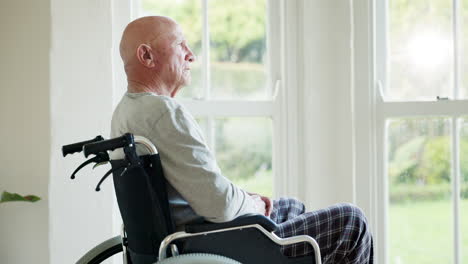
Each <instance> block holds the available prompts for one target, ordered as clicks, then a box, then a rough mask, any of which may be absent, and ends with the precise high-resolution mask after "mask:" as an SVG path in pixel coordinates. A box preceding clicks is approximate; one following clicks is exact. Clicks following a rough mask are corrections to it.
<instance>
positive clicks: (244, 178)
mask: <svg viewBox="0 0 468 264" xmlns="http://www.w3.org/2000/svg"><path fill="white" fill-rule="evenodd" d="M215 127H216V128H215V133H216V143H215V145H216V147H215V148H216V159H217V161H218V164H219V166H220V168H221V171H222V172H223V174H224V175H225V176H226V177H228V178H229V179H231V180H232V181H233V182H234V183H235V184H237V185H238V186H240V187H242V188H243V189H245V190H247V191H250V192H256V193H260V194H263V195H266V196H268V197H271V196H272V193H273V178H272V167H271V153H272V141H271V140H272V124H271V119H269V118H264V117H258V118H253V117H247V118H222V119H216V121H215Z"/></svg>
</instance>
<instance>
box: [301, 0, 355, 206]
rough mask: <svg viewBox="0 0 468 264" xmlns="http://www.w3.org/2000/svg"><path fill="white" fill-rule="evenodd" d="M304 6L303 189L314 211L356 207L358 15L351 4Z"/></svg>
mask: <svg viewBox="0 0 468 264" xmlns="http://www.w3.org/2000/svg"><path fill="white" fill-rule="evenodd" d="M302 5H303V7H302V17H303V25H302V27H303V34H301V37H302V40H301V41H302V48H303V54H302V60H303V86H300V87H299V89H301V90H300V91H299V92H300V96H299V97H298V98H299V100H301V101H299V102H298V105H300V110H299V112H300V113H301V122H300V124H301V126H302V127H301V128H300V129H301V133H302V136H303V138H302V140H303V141H302V142H303V153H302V155H303V157H304V158H303V159H304V161H303V162H304V164H303V166H304V177H305V178H304V179H303V181H301V184H302V185H303V186H304V187H303V190H302V191H303V192H304V193H305V195H303V196H305V197H306V201H307V205H309V208H310V209H314V208H320V207H325V206H328V205H331V204H334V203H338V202H354V195H355V193H354V188H355V187H354V160H353V155H354V153H353V151H354V150H353V126H352V120H353V105H352V99H353V97H352V91H353V85H352V83H353V77H352V73H353V72H352V44H351V43H352V16H351V11H352V9H351V3H350V1H347V0H328V1H321V0H313V1H308V0H305V1H303V2H302Z"/></svg>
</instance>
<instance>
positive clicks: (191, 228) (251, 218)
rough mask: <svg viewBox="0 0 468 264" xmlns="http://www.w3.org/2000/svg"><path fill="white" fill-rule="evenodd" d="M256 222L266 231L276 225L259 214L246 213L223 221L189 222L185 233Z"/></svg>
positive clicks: (273, 229) (269, 230) (270, 230)
mask: <svg viewBox="0 0 468 264" xmlns="http://www.w3.org/2000/svg"><path fill="white" fill-rule="evenodd" d="M253 224H258V225H260V226H262V227H263V228H265V229H266V230H267V231H268V232H273V231H275V230H276V228H277V227H278V226H277V225H276V223H275V222H273V221H272V220H271V219H270V218H267V217H265V216H263V215H260V214H247V215H242V216H239V217H237V218H236V219H234V220H232V221H229V222H224V223H211V222H205V223H203V224H189V225H186V226H185V232H187V233H202V232H207V231H213V230H218V229H225V228H230V227H237V226H244V225H253Z"/></svg>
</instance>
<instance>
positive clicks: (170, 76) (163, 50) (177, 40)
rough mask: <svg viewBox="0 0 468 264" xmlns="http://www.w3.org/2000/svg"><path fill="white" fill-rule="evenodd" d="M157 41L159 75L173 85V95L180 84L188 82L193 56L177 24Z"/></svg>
mask: <svg viewBox="0 0 468 264" xmlns="http://www.w3.org/2000/svg"><path fill="white" fill-rule="evenodd" d="M157 43H158V44H157V45H158V46H157V50H158V54H157V55H156V61H157V63H158V65H157V66H158V67H159V68H160V69H161V71H160V77H161V79H162V80H163V81H164V82H165V83H166V84H168V85H170V86H173V87H175V91H173V92H171V94H174V95H175V93H176V92H178V90H179V89H180V88H182V86H185V85H188V84H190V80H191V76H190V63H191V62H193V61H194V60H195V56H194V54H193V53H192V51H191V50H190V48H189V47H188V45H187V42H186V40H185V38H184V35H183V34H182V31H181V30H180V28H179V26H177V25H175V26H174V27H172V29H171V28H169V29H168V31H167V33H165V34H164V35H161V37H160V41H158V42H157Z"/></svg>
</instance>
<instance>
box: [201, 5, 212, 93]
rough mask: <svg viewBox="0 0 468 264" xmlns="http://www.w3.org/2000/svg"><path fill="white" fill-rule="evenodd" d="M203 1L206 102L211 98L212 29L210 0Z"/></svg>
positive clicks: (203, 71) (203, 79)
mask: <svg viewBox="0 0 468 264" xmlns="http://www.w3.org/2000/svg"><path fill="white" fill-rule="evenodd" d="M201 1H202V24H203V36H202V56H203V59H202V75H203V76H202V85H203V87H205V96H204V99H205V100H209V99H210V98H211V85H210V27H209V23H208V0H201Z"/></svg>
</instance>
